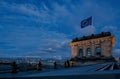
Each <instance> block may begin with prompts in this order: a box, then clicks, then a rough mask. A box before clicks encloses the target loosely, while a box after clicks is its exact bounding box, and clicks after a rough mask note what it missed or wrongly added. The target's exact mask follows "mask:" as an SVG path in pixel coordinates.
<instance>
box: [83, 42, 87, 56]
mask: <svg viewBox="0 0 120 79" xmlns="http://www.w3.org/2000/svg"><path fill="white" fill-rule="evenodd" d="M83 56H87V47H86V45H85V44H84V45H83Z"/></svg>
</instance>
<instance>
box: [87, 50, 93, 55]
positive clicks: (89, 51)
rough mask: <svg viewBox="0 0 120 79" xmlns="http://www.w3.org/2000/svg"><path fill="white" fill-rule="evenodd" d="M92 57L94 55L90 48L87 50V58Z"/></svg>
mask: <svg viewBox="0 0 120 79" xmlns="http://www.w3.org/2000/svg"><path fill="white" fill-rule="evenodd" d="M91 55H92V53H91V49H90V48H88V49H87V56H88V57H90V56H91Z"/></svg>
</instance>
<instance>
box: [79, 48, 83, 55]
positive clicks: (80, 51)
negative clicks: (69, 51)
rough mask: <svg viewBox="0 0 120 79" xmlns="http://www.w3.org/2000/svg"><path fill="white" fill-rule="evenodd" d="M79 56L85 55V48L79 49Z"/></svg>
mask: <svg viewBox="0 0 120 79" xmlns="http://www.w3.org/2000/svg"><path fill="white" fill-rule="evenodd" d="M78 56H79V57H83V49H79V52H78Z"/></svg>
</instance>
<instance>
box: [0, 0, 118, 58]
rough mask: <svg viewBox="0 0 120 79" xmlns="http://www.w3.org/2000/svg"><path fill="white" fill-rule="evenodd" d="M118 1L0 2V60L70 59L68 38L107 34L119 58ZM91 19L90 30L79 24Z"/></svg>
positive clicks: (9, 0) (12, 0)
mask: <svg viewBox="0 0 120 79" xmlns="http://www.w3.org/2000/svg"><path fill="white" fill-rule="evenodd" d="M119 3H120V2H119V0H0V56H40V57H54V56H62V57H70V54H71V50H70V46H69V42H70V41H71V39H72V38H75V37H80V36H83V35H89V34H92V33H100V32H102V31H110V32H111V33H112V34H113V35H115V36H116V45H115V47H114V49H113V55H114V56H120V54H119V52H120V42H119V40H120V35H119V34H120V26H119V25H120V9H119V8H120V5H119ZM89 16H92V17H93V26H89V27H86V28H84V29H81V28H80V22H81V21H82V20H83V19H85V18H87V17H89Z"/></svg>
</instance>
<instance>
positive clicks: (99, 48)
mask: <svg viewBox="0 0 120 79" xmlns="http://www.w3.org/2000/svg"><path fill="white" fill-rule="evenodd" d="M95 53H96V55H97V56H100V55H101V47H100V46H99V47H96V49H95Z"/></svg>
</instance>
